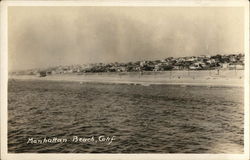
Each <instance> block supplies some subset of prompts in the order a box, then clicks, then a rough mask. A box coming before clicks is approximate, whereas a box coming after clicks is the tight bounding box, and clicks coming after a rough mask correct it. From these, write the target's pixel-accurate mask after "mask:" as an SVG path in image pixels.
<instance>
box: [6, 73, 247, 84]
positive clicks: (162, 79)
mask: <svg viewBox="0 0 250 160" xmlns="http://www.w3.org/2000/svg"><path fill="white" fill-rule="evenodd" d="M206 72H208V71H193V72H188V71H182V72H178V71H174V72H165V73H156V74H155V73H154V74H152V73H144V75H141V74H139V73H132V74H130V73H122V74H119V73H112V74H108V73H102V74H100V73H93V74H82V75H76V74H61V75H49V76H46V77H38V76H35V75H14V76H13V75H10V76H9V80H46V81H67V82H79V83H80V84H82V83H108V84H130V85H144V86H149V85H184V86H186V85H187V86H225V87H226V86H228V87H244V76H243V75H244V71H243V70H241V71H239V72H238V73H237V74H235V71H228V70H227V71H225V73H223V72H222V73H221V74H220V75H216V74H215V71H213V73H210V74H206Z"/></svg>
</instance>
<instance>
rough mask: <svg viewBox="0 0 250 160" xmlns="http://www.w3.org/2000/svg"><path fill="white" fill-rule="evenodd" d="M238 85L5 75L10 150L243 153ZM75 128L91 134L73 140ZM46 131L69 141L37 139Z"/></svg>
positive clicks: (46, 135)
mask: <svg viewBox="0 0 250 160" xmlns="http://www.w3.org/2000/svg"><path fill="white" fill-rule="evenodd" d="M243 93H244V90H243V88H242V87H218V86H216V87H215V86H214V87H209V86H185V85H149V86H143V85H131V84H102V83H79V82H53V81H39V80H10V81H9V82H8V151H9V152H10V153H243V146H244V144H243V142H244V139H243V138H244V136H243V135H244V126H243V117H244V110H243V109H244V107H243ZM75 136H78V138H82V139H86V138H89V139H91V138H92V137H93V138H94V142H86V141H84V142H74V141H73V137H75ZM100 137H101V139H99V138H100ZM103 137H105V139H104V140H103ZM112 137H113V138H114V140H113V141H112V142H111V143H110V139H111V138H112ZM44 138H45V139H47V140H48V139H53V138H57V139H60V138H61V139H67V142H65V143H46V142H44V143H35V142H37V141H35V140H40V142H41V141H42V140H44ZM108 138H110V139H108ZM30 139H33V141H32V143H30V142H31V141H29V140H30ZM28 142H29V143H28Z"/></svg>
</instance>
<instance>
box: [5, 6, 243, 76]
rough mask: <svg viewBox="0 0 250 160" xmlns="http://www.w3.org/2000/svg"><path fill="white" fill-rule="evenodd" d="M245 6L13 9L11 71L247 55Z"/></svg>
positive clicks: (10, 17)
mask: <svg viewBox="0 0 250 160" xmlns="http://www.w3.org/2000/svg"><path fill="white" fill-rule="evenodd" d="M243 50H244V10H243V8H240V7H100V6H99V7H98V6H95V7H88V6H85V7H84V6H82V7H80V6H75V7H69V6H67V7H41V6H40V7H20V6H19V7H14V6H12V7H9V10H8V57H9V70H10V71H12V70H24V69H32V68H46V67H51V66H58V65H73V64H88V63H99V62H102V63H109V62H129V61H137V60H155V59H163V58H166V57H183V56H197V55H215V54H232V53H243Z"/></svg>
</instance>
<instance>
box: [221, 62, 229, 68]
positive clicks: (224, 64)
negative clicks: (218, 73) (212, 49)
mask: <svg viewBox="0 0 250 160" xmlns="http://www.w3.org/2000/svg"><path fill="white" fill-rule="evenodd" d="M220 66H221V69H229V63H220Z"/></svg>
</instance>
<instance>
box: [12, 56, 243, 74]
mask: <svg viewBox="0 0 250 160" xmlns="http://www.w3.org/2000/svg"><path fill="white" fill-rule="evenodd" d="M218 69H224V70H243V69H244V54H230V55H220V54H217V55H214V56H209V55H201V56H190V57H178V58H174V57H168V58H165V59H161V60H145V61H135V62H128V63H118V62H114V63H92V64H83V65H70V66H56V67H49V68H44V69H30V70H24V71H17V72H11V73H10V74H14V75H38V76H47V75H54V74H69V73H75V74H84V73H98V72H144V71H170V70H218Z"/></svg>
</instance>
